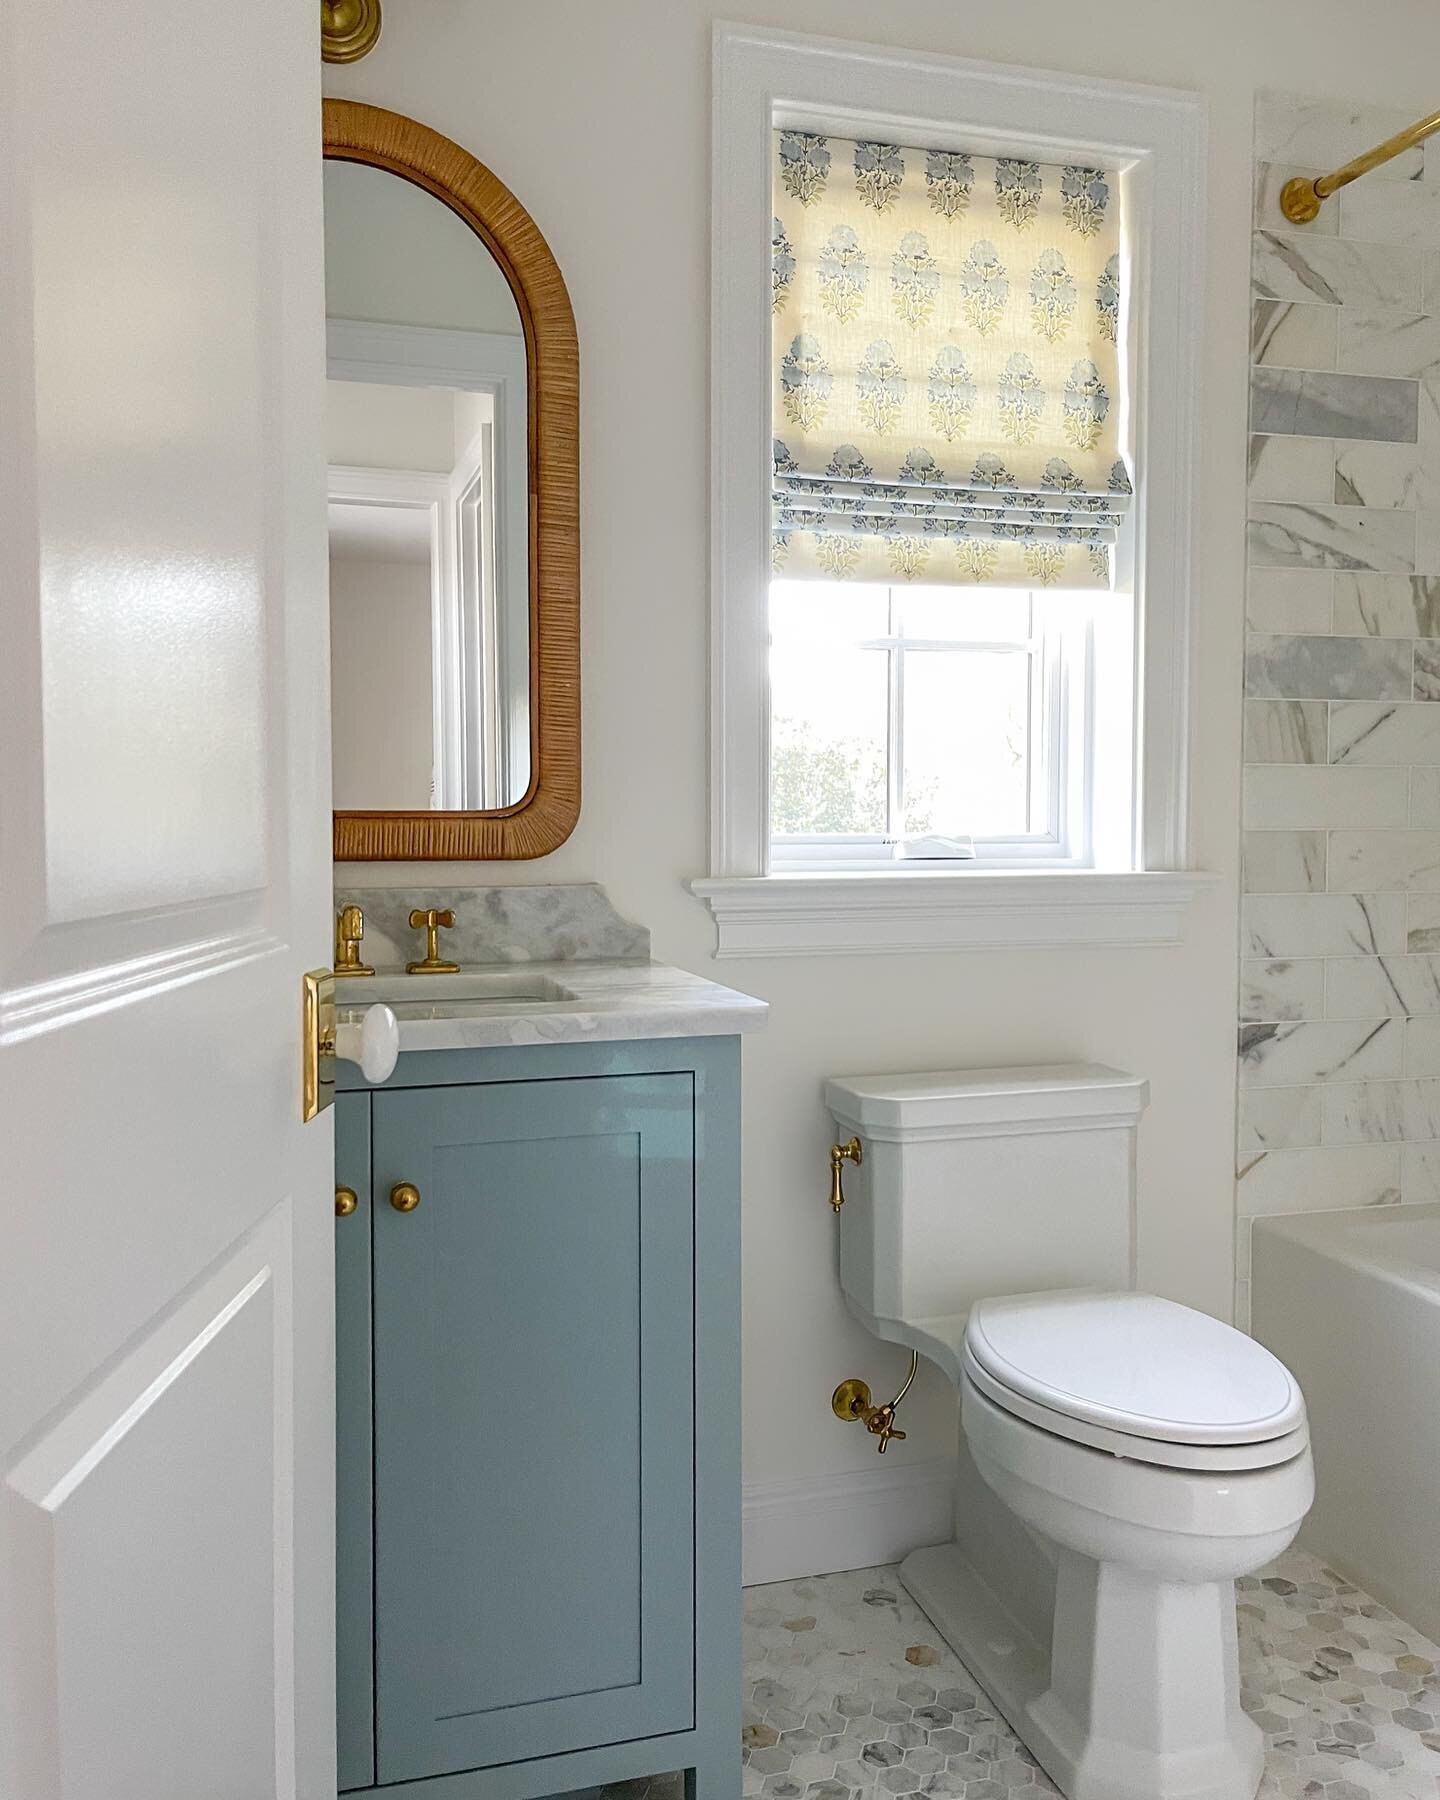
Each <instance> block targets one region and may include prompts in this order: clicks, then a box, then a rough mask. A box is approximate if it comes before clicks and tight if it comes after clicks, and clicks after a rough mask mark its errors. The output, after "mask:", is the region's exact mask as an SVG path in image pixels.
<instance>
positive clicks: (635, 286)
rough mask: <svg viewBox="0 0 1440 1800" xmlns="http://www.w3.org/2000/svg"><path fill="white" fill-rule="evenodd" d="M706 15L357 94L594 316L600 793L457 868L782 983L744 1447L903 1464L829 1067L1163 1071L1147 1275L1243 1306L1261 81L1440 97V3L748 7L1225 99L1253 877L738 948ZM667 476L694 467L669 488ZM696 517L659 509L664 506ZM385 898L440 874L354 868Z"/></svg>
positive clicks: (1216, 492)
mask: <svg viewBox="0 0 1440 1800" xmlns="http://www.w3.org/2000/svg"><path fill="white" fill-rule="evenodd" d="M715 16H716V9H715V8H714V7H712V6H711V5H709V4H706V3H705V0H610V3H609V4H606V5H604V6H583V5H576V4H573V3H571V4H566V3H565V0H531V4H530V5H528V6H526V7H523V8H514V7H510V8H499V7H471V8H461V7H457V6H455V5H454V4H453V0H407V4H406V5H405V6H404V7H396V8H393V9H392V10H391V11H390V13H388V14H387V17H386V27H385V36H384V38H383V39H382V40H381V43H380V47H379V49H378V50H377V51H376V52H375V53H374V54H373V55H372V56H371V57H369V58H368V59H367V60H366V61H364V62H362V63H359V64H357V65H355V66H353V67H350V68H338V69H328V70H327V71H326V82H327V87H328V89H329V91H330V92H332V93H335V94H343V95H348V96H350V97H353V98H357V99H366V100H371V101H374V102H375V103H377V104H379V105H383V106H388V107H392V108H395V109H398V110H400V111H402V112H407V113H410V114H412V115H414V116H415V117H417V118H419V119H422V120H423V121H425V122H426V123H428V124H431V125H434V126H436V127H437V128H438V129H440V130H441V131H443V132H445V133H447V134H448V135H449V136H451V137H454V138H456V139H458V140H459V141H460V142H461V143H463V144H464V145H465V146H466V147H467V148H468V149H470V150H472V151H473V152H474V153H475V154H476V155H477V156H479V157H480V158H481V160H482V161H484V162H486V163H488V164H489V165H490V166H491V167H492V168H493V169H494V170H495V172H496V173H497V174H498V175H499V176H500V177H501V179H502V180H504V181H505V182H507V183H508V184H509V185H510V186H511V187H512V188H513V189H514V191H515V192H516V193H517V195H518V196H519V197H520V199H521V200H522V202H523V203H524V204H525V206H526V207H527V208H528V209H529V210H530V211H531V213H532V214H533V215H534V217H535V218H536V220H537V221H538V222H539V224H540V227H541V229H542V230H543V231H544V232H545V234H546V236H547V237H548V239H549V242H550V245H551V248H552V249H553V251H554V252H555V255H556V257H557V259H558V261H559V263H560V267H561V269H562V271H563V272H564V275H565V279H566V282H567V284H568V286H569V290H570V295H571V298H572V301H573V303H574V307H575V312H576V316H577V319H578V323H579V331H580V347H581V431H582V445H581V452H582V453H581V469H582V482H583V493H582V502H583V517H582V532H583V537H582V543H583V579H584V602H583V606H584V633H585V637H584V705H585V736H584V750H585V766H584V776H585V808H584V812H583V814H582V817H581V820H580V824H579V828H578V829H577V831H576V833H575V835H574V836H573V837H572V839H571V840H570V842H569V843H568V844H567V845H566V846H565V847H564V848H563V849H562V850H561V851H560V852H558V853H557V854H556V855H554V856H552V857H550V858H548V859H546V860H545V861H543V862H541V863H538V864H529V865H523V864H517V865H510V866H509V867H505V866H504V865H498V866H497V865H488V866H486V867H485V868H484V869H483V870H477V868H476V867H475V866H474V865H471V866H470V867H468V868H466V867H454V868H452V869H449V870H444V869H442V868H441V867H439V866H436V865H431V866H429V867H428V868H427V869H426V870H425V871H424V879H425V880H427V881H433V880H434V879H436V878H437V877H444V878H454V879H465V878H467V877H468V878H470V879H474V878H475V877H476V876H477V874H478V875H480V876H481V877H482V878H483V879H484V880H487V881H491V880H496V879H503V880H515V881H536V880H561V879H582V878H583V879H596V880H599V881H602V882H604V883H605V884H606V886H607V887H608V888H609V890H610V892H611V894H612V895H613V897H614V899H615V900H616V902H617V903H618V904H619V905H620V906H621V907H622V908H623V909H624V910H626V911H627V912H629V913H630V914H631V915H632V916H633V917H635V918H637V919H641V920H644V921H645V922H646V923H647V924H649V925H650V926H651V928H652V930H653V933H654V944H655V952H656V954H657V956H660V957H662V958H664V959H666V960H669V961H673V962H677V963H680V964H682V965H685V966H688V967H690V968H693V969H697V970H701V971H708V972H709V973H711V974H719V975H720V976H722V978H724V979H725V980H728V981H732V982H734V983H735V984H736V985H738V986H741V987H745V988H748V989H749V990H750V991H751V992H754V993H757V994H761V995H763V996H764V997H765V998H766V999H768V1000H769V1001H770V1002H771V1005H772V1009H773V1010H772V1024H771V1028H770V1031H769V1033H768V1035H767V1036H766V1037H764V1038H762V1039H758V1040H751V1042H750V1043H749V1045H748V1046H747V1049H746V1052H745V1075H746V1093H745V1115H744V1124H745V1144H744V1232H745V1273H744V1279H745V1368H746V1377H745V1396H744V1419H745V1460H746V1475H747V1480H748V1481H749V1482H752V1483H760V1484H768V1483H777V1482H782V1481H784V1480H786V1479H799V1478H802V1477H807V1476H812V1475H818V1474H821V1473H824V1472H827V1471H841V1470H862V1469H863V1470H865V1471H867V1472H868V1471H870V1470H872V1469H874V1468H876V1467H877V1464H876V1459H875V1455H874V1448H873V1444H872V1443H871V1442H870V1441H869V1440H868V1439H862V1438H861V1437H860V1434H858V1433H857V1432H856V1431H855V1430H854V1429H853V1428H851V1427H847V1426H842V1425H840V1424H839V1423H837V1422H836V1421H835V1420H834V1419H833V1418H832V1416H831V1414H830V1410H829V1395H830V1390H831V1388H832V1387H833V1386H834V1384H835V1382H836V1381H838V1380H839V1379H840V1378H841V1377H842V1376H845V1375H849V1374H861V1373H863V1374H865V1375H866V1376H867V1378H868V1379H869V1380H870V1381H871V1382H872V1384H873V1385H875V1386H877V1387H879V1386H884V1385H885V1384H886V1383H887V1382H888V1381H889V1380H890V1379H891V1378H892V1377H894V1376H895V1375H897V1374H898V1373H899V1371H900V1369H901V1367H902V1358H901V1356H900V1353H899V1352H898V1351H896V1350H894V1349H886V1348H882V1347H881V1346H879V1345H878V1344H876V1343H875V1342H874V1341H872V1340H871V1339H869V1338H868V1337H867V1336H866V1335H865V1333H863V1332H862V1331H861V1330H860V1329H859V1328H858V1327H857V1326H855V1325H854V1324H853V1323H852V1322H851V1321H850V1320H849V1319H848V1316H847V1315H846V1313H845V1311H844V1308H843V1305H842V1302H841V1299H840V1295H839V1292H838V1289H837V1286H836V1281H835V1272H834V1228H833V1223H832V1220H831V1217H830V1214H829V1212H828V1210H827V1208H826V1206H825V1204H824V1197H825V1159H824V1151H825V1147H826V1145H827V1144H828V1143H829V1141H830V1136H831V1133H830V1129H829V1124H828V1121H827V1119H826V1118H825V1116H824V1115H823V1112H822V1110H821V1107H820V1102H819V1084H820V1080H821V1078H822V1076H824V1075H827V1074H835V1073H846V1072H858V1071H867V1070H900V1069H906V1068H912V1069H920V1068H927V1067H929V1068H935V1067H945V1066H947V1065H957V1064H980V1063H987V1062H1004V1061H1015V1062H1023V1061H1027V1060H1031V1061H1038V1060H1047V1061H1048V1060H1053V1059H1057V1058H1065V1057H1080V1056H1084V1057H1092V1058H1097V1059H1101V1060H1104V1061H1107V1062H1112V1063H1116V1064H1118V1065H1120V1066H1121V1067H1122V1068H1129V1069H1134V1070H1137V1071H1140V1072H1142V1073H1143V1074H1145V1075H1148V1076H1149V1077H1150V1080H1151V1082H1152V1085H1153V1094H1154V1098H1153V1102H1152V1106H1151V1110H1150V1114H1149V1116H1148V1118H1147V1120H1146V1123H1145V1127H1144V1132H1143V1138H1142V1166H1141V1182H1142V1218H1141V1246H1140V1252H1141V1254H1140V1273H1141V1279H1142V1280H1143V1281H1144V1282H1145V1283H1146V1284H1148V1285H1149V1286H1151V1287H1153V1288H1156V1289H1158V1290H1160V1291H1161V1292H1163V1293H1166V1294H1170V1295H1173V1296H1175V1297H1176V1298H1178V1299H1182V1300H1186V1301H1189V1302H1192V1303H1194V1304H1196V1305H1199V1306H1202V1307H1206V1308H1208V1309H1210V1310H1212V1311H1214V1312H1216V1313H1219V1314H1222V1315H1228V1313H1229V1310H1230V1306H1231V1298H1232V1295H1231V1279H1232V1216H1231V1209H1232V1170H1231V1152H1232V1145H1233V1110H1234V1096H1233V1084H1234V1041H1235V1040H1234V1033H1235V996H1236V880H1237V860H1238V852H1237V830H1238V793H1239V764H1240V650H1241V635H1242V586H1243V574H1244V521H1245V473H1244V471H1245V457H1244V437H1245V422H1246V381H1247V373H1248V370H1247V355H1246V343H1247V318H1248V309H1247V302H1248V280H1247V275H1248V263H1249V234H1250V179H1251V150H1250V146H1251V106H1252V99H1253V93H1254V90H1255V89H1256V87H1258V86H1272V87H1284V88H1287V89H1290V90H1302V91H1304V90H1308V91H1312V92H1315V93H1318V94H1336V93H1339V94H1345V95H1354V96H1355V97H1356V98H1357V99H1371V100H1382V99H1383V100H1393V101H1395V102H1396V103H1398V104H1405V103H1409V105H1410V106H1411V108H1412V110H1413V111H1414V113H1415V115H1416V116H1419V115H1420V114H1421V113H1423V112H1425V111H1426V110H1428V109H1429V108H1430V107H1432V106H1433V105H1434V104H1435V86H1436V82H1435V72H1436V70H1437V68H1440V15H1436V14H1435V13H1434V12H1433V10H1432V9H1431V8H1430V7H1429V6H1428V5H1425V4H1422V3H1421V0H1387V3H1386V4H1383V5H1381V6H1379V7H1372V8H1370V9H1368V10H1366V11H1364V12H1357V11H1356V10H1355V9H1353V8H1352V7H1350V6H1348V5H1342V4H1340V3H1339V0H1264V4H1263V5H1256V4H1254V0H1209V4H1207V5H1205V6H1194V5H1189V4H1180V3H1179V0H1106V3H1105V4H1103V5H1102V4H1093V5H1089V6H1074V5H1072V4H1070V3H1069V0H1012V4H1010V5H1009V6H1008V7H994V8H984V9H982V8H979V7H975V6H969V5H960V4H957V3H956V0H910V4H908V5H907V6H905V7H904V8H885V9H879V10H877V9H876V8H875V6H874V5H873V4H871V3H869V0H865V3H862V0H786V3H784V4H782V3H781V0H769V3H768V4H761V3H759V0H749V3H743V0H735V3H734V4H729V5H725V6H724V7H723V8H722V9H721V13H720V16H724V17H735V18H739V19H741V20H742V21H745V22H751V23H758V24H767V25H773V26H780V27H784V28H788V29H791V30H797V31H803V30H808V31H814V32H823V33H829V34H832V35H835V36H850V37H853V38H856V39H862V40H863V39H871V40H873V39H875V38H877V37H881V36H883V37H885V38H887V39H889V40H890V41H893V42H895V43H897V44H903V45H908V46H914V47H917V48H922V49H927V50H938V51H948V52H952V53H955V54H958V55H964V56H971V57H980V58H990V59H994V60H999V61H1009V62H1017V63H1032V64H1040V65H1044V66H1046V67H1050V68H1059V69H1071V70H1075V71H1077V72H1089V73H1094V74H1103V75H1108V76H1112V77H1119V78H1122V79H1123V78H1133V79H1137V80H1143V81H1153V82H1162V83H1166V84H1171V85H1174V86H1177V87H1196V86H1198V87H1199V88H1201V89H1202V90H1203V92H1204V93H1205V94H1206V96H1207V98H1208V100H1209V105H1210V129H1211V145H1210V161H1209V179H1210V227H1209V242H1208V245H1207V253H1208V267H1209V287H1208V293H1207V306H1206V342H1205V347H1204V361H1203V380H1204V399H1203V407H1204V411H1203V426H1204V433H1205V442H1204V449H1203V456H1202V461H1201V466H1200V472H1199V482H1200V490H1201V492H1200V506H1199V517H1200V519H1201V521H1202V530H1201V535H1200V543H1199V547H1198V549H1199V559H1198V569H1197V594H1198V613H1199V642H1198V653H1197V661H1196V670H1197V680H1198V693H1197V713H1198V735H1197V744H1196V761H1195V766H1196V772H1197V786H1196V792H1195V815H1194V816H1195V838H1196V848H1197V860H1198V862H1199V864H1200V865H1201V866H1203V867H1205V868H1209V869H1214V870H1218V871H1220V872H1222V873H1223V874H1224V876H1225V878H1226V880H1225V884H1224V886H1223V887H1222V888H1221V889H1220V890H1219V891H1218V892H1215V893H1213V894H1211V895H1210V896H1209V897H1208V898H1207V899H1206V901H1205V902H1204V903H1203V905H1202V906H1201V907H1200V909H1198V910H1197V911H1196V913H1195V914H1194V917H1193V922H1192V927H1191V931H1190V936H1189V940H1188V942H1187V943H1186V944H1185V945H1184V946H1183V947H1182V948H1179V949H1168V950H1153V951H1143V952H1136V951H1077V952H1060V951H1048V952H1043V953H1030V954H1025V953H1009V954H994V953H989V952H987V953H983V954H965V953H956V954H951V955H944V956H923V957H915V958H906V957H880V958H873V959H870V958H856V957H852V958H845V959H842V960H836V961H829V960H823V959H814V960H801V961H796V962H794V963H793V964H789V965H786V964H784V963H774V962H763V963H755V964H746V963H743V962H730V963H726V964H724V965H721V966H719V967H718V968H717V967H716V966H715V965H714V964H712V963H711V962H710V960H709V956H710V950H711V945H712V939H711V931H710V926H709V921H708V918H707V916H706V914H705V912H704V910H703V909H702V907H701V906H700V904H699V903H698V902H697V901H695V900H694V899H692V898H691V897H690V896H689V895H688V894H687V893H686V892H685V890H684V887H683V886H682V883H683V881H684V880H685V878H686V877H688V876H693V875H697V874H700V873H703V872H704V871H705V853H706V820H705V808H706V777H705V709H706V696H707V683H706V634H707V579H706V574H707V555H708V547H707V532H708V524H707V518H706V495H707V440H708V419H707V403H706V386H707V356H708V342H707V323H706V314H707V298H708V291H709V266H708V265H709V206H708V184H709V133H710V54H709V46H710V31H711V25H712V21H713V19H714V17H715ZM657 467H658V468H659V469H661V470H663V472H664V481H663V484H661V483H657V481H656V480H655V478H654V471H655V470H656V468H657ZM662 492H663V495H664V501H665V504H664V505H663V506H659V505H657V494H659V493H662ZM345 874H346V875H347V876H348V877H354V878H355V879H356V880H357V881H358V880H360V879H362V878H363V880H364V881H366V882H367V883H373V882H376V881H389V882H394V883H398V884H401V885H404V884H405V883H407V882H413V881H415V880H417V879H419V878H420V874H419V872H417V871H416V870H414V869H408V870H407V869H405V868H403V867H397V866H395V865H390V866H388V867H386V866H384V865H380V866H378V867H362V866H359V865H351V866H350V867H349V868H348V869H347V870H346V871H345ZM907 1412H908V1415H909V1416H908V1418H907V1420H906V1424H907V1427H908V1429H909V1431H910V1437H909V1439H908V1440H907V1442H906V1443H904V1444H902V1445H897V1446H895V1447H894V1449H892V1451H891V1453H890V1455H888V1456H887V1457H886V1462H885V1465H884V1467H885V1468H886V1469H887V1471H888V1469H889V1467H890V1465H892V1464H896V1463H897V1462H899V1461H900V1460H901V1459H904V1460H905V1461H906V1462H907V1463H913V1464H914V1465H915V1466H916V1468H917V1469H918V1468H919V1467H920V1465H921V1464H922V1463H924V1462H926V1461H927V1460H928V1459H933V1458H934V1457H936V1456H937V1455H943V1454H945V1453H946V1452H947V1451H948V1449H949V1447H950V1444H951V1441H952V1433H953V1431H954V1412H953V1403H952V1400H951V1398H950V1397H949V1396H948V1395H947V1394H946V1393H945V1391H944V1388H943V1385H942V1383H941V1382H940V1380H939V1378H938V1377H936V1376H935V1375H934V1374H933V1372H930V1373H928V1374H927V1376H926V1377H925V1378H924V1379H923V1381H922V1384H921V1386H920V1387H919V1389H918V1390H917V1394H916V1397H915V1399H914V1402H913V1404H910V1405H908V1407H907Z"/></svg>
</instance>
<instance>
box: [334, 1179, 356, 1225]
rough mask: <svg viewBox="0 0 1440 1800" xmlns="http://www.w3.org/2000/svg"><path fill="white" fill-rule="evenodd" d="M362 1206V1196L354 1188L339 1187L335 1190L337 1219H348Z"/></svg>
mask: <svg viewBox="0 0 1440 1800" xmlns="http://www.w3.org/2000/svg"><path fill="white" fill-rule="evenodd" d="M359 1204H360V1196H359V1195H358V1194H357V1193H356V1192H355V1190H354V1188H345V1187H337V1188H336V1190H335V1217H336V1218H337V1219H348V1218H349V1217H350V1215H351V1213H353V1212H354V1211H355V1208H356V1207H357V1206H359Z"/></svg>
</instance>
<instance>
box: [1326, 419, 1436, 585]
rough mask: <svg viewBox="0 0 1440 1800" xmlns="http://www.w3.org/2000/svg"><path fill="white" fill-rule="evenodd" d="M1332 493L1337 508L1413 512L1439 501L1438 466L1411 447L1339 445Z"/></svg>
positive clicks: (1430, 457) (1406, 445) (1371, 444)
mask: <svg viewBox="0 0 1440 1800" xmlns="http://www.w3.org/2000/svg"><path fill="white" fill-rule="evenodd" d="M1300 441H1301V442H1304V443H1309V442H1310V440H1309V439H1308V438H1306V439H1302V440H1300ZM1333 493H1334V498H1335V504H1336V505H1337V506H1369V507H1384V506H1388V507H1390V508H1392V509H1393V510H1395V511H1398V512H1413V511H1414V510H1415V509H1416V508H1417V507H1420V506H1433V505H1435V504H1436V502H1437V501H1440V465H1437V462H1436V460H1435V459H1434V458H1433V457H1432V456H1430V455H1427V454H1426V453H1425V452H1424V451H1423V450H1420V449H1419V448H1417V446H1416V445H1414V444H1376V443H1368V444H1342V445H1340V447H1339V449H1338V451H1337V453H1336V456H1335V479H1334V488H1333ZM1302 497H1304V498H1308V496H1302ZM1352 579H1353V577H1352Z"/></svg>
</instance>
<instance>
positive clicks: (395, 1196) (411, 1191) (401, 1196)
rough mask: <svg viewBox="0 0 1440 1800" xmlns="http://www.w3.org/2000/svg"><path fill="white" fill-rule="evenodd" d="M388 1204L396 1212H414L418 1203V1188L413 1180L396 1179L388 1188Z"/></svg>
mask: <svg viewBox="0 0 1440 1800" xmlns="http://www.w3.org/2000/svg"><path fill="white" fill-rule="evenodd" d="M390 1204H391V1205H392V1206H393V1207H394V1208H395V1210H396V1212H399V1213H407V1212H414V1210H415V1208H416V1207H417V1206H418V1205H419V1204H420V1190H419V1188H417V1187H416V1186H415V1185H414V1183H413V1182H409V1181H397V1182H396V1183H395V1185H394V1187H392V1188H391V1190H390Z"/></svg>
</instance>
